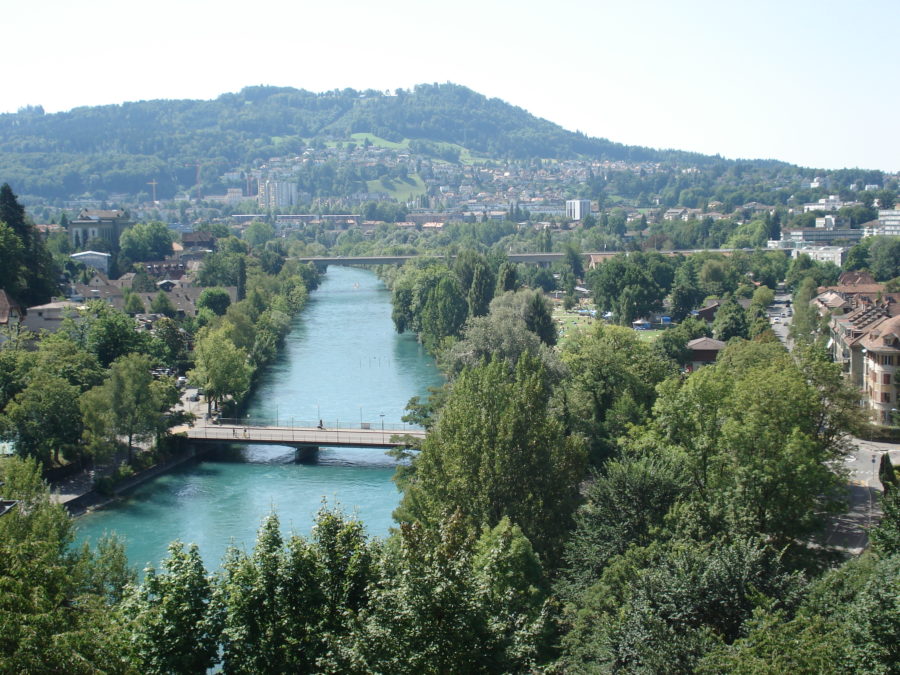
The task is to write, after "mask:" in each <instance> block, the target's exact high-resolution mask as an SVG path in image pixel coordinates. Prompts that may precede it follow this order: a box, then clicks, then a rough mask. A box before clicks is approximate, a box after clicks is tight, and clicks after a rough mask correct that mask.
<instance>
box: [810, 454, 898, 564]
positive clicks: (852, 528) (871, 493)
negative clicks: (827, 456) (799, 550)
mask: <svg viewBox="0 0 900 675" xmlns="http://www.w3.org/2000/svg"><path fill="white" fill-rule="evenodd" d="M852 444H853V450H852V451H851V453H850V454H849V455H848V456H847V457H846V458H845V460H844V467H843V468H844V470H845V471H846V472H847V479H848V483H847V498H848V503H849V509H848V510H847V512H846V513H843V514H841V515H840V516H837V517H835V518H834V519H832V521H831V523H830V524H829V526H828V528H827V530H826V531H827V534H826V538H825V545H826V546H827V547H829V548H834V549H838V550H841V551H846V552H847V553H851V554H854V555H858V554H860V553H862V551H863V550H864V549H865V548H866V546H867V545H868V542H869V535H868V530H869V528H871V527H872V526H873V525H875V524H876V523H877V522H878V519H879V518H880V517H881V509H880V507H879V504H878V500H879V497H880V495H881V492H882V486H881V481H879V480H878V468H879V466H880V465H881V456H882V455H883V454H885V453H888V454H889V455H890V457H891V462H892V463H893V464H894V465H895V466H896V465H897V464H898V463H900V446H898V445H897V444H896V443H877V442H875V441H864V440H862V439H859V438H854V439H853V440H852Z"/></svg>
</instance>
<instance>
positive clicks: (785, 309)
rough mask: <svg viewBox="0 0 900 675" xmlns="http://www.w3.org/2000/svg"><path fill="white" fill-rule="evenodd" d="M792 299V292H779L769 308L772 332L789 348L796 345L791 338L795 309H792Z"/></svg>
mask: <svg viewBox="0 0 900 675" xmlns="http://www.w3.org/2000/svg"><path fill="white" fill-rule="evenodd" d="M790 300H791V294H790V293H778V294H776V295H775V302H774V303H772V304H771V305H770V306H769V308H768V313H769V323H771V324H772V332H773V333H775V335H776V336H778V340H779V341H780V342H781V343H782V344H783V345H784V346H785V347H787V348H788V349H789V350H790V349H792V348H793V346H794V344H793V341H792V340H791V338H790V330H791V320H792V319H793V310H791V308H790V304H789V303H790ZM782 314H790V315H791V316H782ZM776 319H777V321H776Z"/></svg>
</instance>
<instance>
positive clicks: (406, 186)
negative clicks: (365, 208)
mask: <svg viewBox="0 0 900 675" xmlns="http://www.w3.org/2000/svg"><path fill="white" fill-rule="evenodd" d="M409 178H410V179H411V180H412V181H413V182H412V183H407V182H406V181H403V180H399V179H396V178H395V179H393V180H391V183H390V184H391V186H392V187H391V188H386V187H385V186H384V185H383V184H382V182H381V179H378V180H367V181H366V189H367V190H368V191H369V192H387V193H388V194H389V195H390V196H391V197H393V198H394V199H396V200H397V201H398V202H405V201H408V200H409V199H410V198H411V197H415V196H417V195H424V194H425V192H426V190H427V188H426V187H425V183H424V182H422V179H421V178H420V177H419V174H417V173H415V174H413V175H412V176H410V177H409Z"/></svg>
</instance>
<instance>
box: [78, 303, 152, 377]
mask: <svg viewBox="0 0 900 675" xmlns="http://www.w3.org/2000/svg"><path fill="white" fill-rule="evenodd" d="M79 314H80V323H79V324H76V323H75V322H74V321H71V320H64V321H63V329H64V330H66V331H67V332H68V333H69V334H70V335H76V336H81V342H82V344H83V346H84V347H85V348H86V349H87V350H88V351H89V352H91V353H92V354H94V355H95V356H96V357H97V360H99V361H100V365H102V366H103V367H104V368H107V367H109V365H110V364H111V363H112V362H113V361H115V360H116V359H117V358H119V357H120V356H124V355H125V354H130V353H132V352H139V351H141V349H142V348H143V346H144V342H143V338H142V337H141V335H140V334H139V333H138V332H137V331H135V329H134V326H135V324H134V319H132V318H131V317H130V316H128V315H127V314H124V313H123V312H120V311H118V310H116V309H114V308H113V307H111V306H110V305H108V304H106V303H105V302H103V301H102V300H90V301H88V303H87V306H86V307H85V309H83V310H81V309H80V310H79Z"/></svg>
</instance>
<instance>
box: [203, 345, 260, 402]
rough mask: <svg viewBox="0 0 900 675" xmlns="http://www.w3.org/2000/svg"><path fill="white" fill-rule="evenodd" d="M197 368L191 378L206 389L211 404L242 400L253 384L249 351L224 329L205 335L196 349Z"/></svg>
mask: <svg viewBox="0 0 900 675" xmlns="http://www.w3.org/2000/svg"><path fill="white" fill-rule="evenodd" d="M194 359H195V363H196V367H195V369H194V370H193V371H191V379H192V380H193V381H195V382H196V383H197V384H198V385H199V386H201V387H203V389H204V390H206V397H207V400H208V401H209V402H210V405H212V404H216V405H217V406H218V405H219V404H221V403H222V402H223V401H225V400H227V399H235V400H238V401H239V400H240V399H241V398H242V397H243V395H244V394H245V393H246V392H247V390H248V389H249V387H250V374H251V369H250V365H249V364H248V363H247V352H245V351H244V350H243V349H240V348H238V347H235V346H234V343H233V342H232V341H231V340H229V339H228V337H227V336H226V334H225V332H224V330H222V329H219V330H215V331H211V332H207V333H205V334H204V335H202V336H201V337H200V338H199V339H198V341H197V345H196V347H195V349H194Z"/></svg>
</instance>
